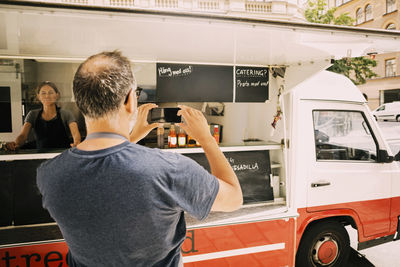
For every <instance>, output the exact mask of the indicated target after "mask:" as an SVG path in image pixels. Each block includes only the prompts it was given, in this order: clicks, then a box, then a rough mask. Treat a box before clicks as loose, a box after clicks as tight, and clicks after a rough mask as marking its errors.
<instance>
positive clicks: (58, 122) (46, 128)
mask: <svg viewBox="0 0 400 267" xmlns="http://www.w3.org/2000/svg"><path fill="white" fill-rule="evenodd" d="M42 113H43V109H42V110H40V112H39V114H38V116H37V118H36V121H35V128H34V130H35V135H36V147H37V148H39V149H41V148H69V147H70V146H71V145H70V140H69V138H68V135H67V131H66V129H65V127H64V123H63V121H62V119H61V114H60V110H59V109H57V115H56V118H54V119H51V120H49V121H46V120H44V119H43V118H42Z"/></svg>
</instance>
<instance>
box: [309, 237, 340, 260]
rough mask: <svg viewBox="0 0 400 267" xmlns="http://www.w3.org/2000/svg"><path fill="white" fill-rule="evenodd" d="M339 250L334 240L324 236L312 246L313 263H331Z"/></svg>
mask: <svg viewBox="0 0 400 267" xmlns="http://www.w3.org/2000/svg"><path fill="white" fill-rule="evenodd" d="M338 252H339V248H338V244H337V242H336V241H335V240H333V239H332V237H330V236H325V237H323V238H321V239H320V240H318V242H317V243H316V244H315V246H314V253H313V254H314V256H313V258H314V261H315V262H317V263H319V264H321V265H329V264H331V263H333V262H334V261H335V260H336V258H337V256H338Z"/></svg>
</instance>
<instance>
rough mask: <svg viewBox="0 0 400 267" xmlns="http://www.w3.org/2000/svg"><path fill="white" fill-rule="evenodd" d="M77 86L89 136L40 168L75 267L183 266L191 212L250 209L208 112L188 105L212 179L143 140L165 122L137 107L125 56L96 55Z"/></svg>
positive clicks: (189, 124)
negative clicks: (153, 119) (243, 206)
mask: <svg viewBox="0 0 400 267" xmlns="http://www.w3.org/2000/svg"><path fill="white" fill-rule="evenodd" d="M73 90H74V96H75V99H76V103H77V105H78V107H79V109H80V111H81V112H82V113H83V115H84V116H85V120H86V124H87V125H86V126H87V133H88V135H87V137H86V139H85V140H84V141H83V142H82V143H80V144H79V145H78V146H77V147H76V148H71V149H69V150H67V151H65V152H63V153H62V154H60V155H59V156H57V157H55V158H54V159H52V160H49V161H47V162H45V163H43V164H42V165H41V166H40V167H39V168H38V170H37V184H38V187H39V190H40V192H41V193H42V195H43V206H44V207H45V208H46V209H47V210H48V211H49V213H50V215H51V216H52V217H53V218H54V219H55V220H56V222H57V223H58V225H59V227H60V230H61V232H62V234H63V236H64V238H65V241H66V242H67V245H68V247H69V252H68V256H67V262H68V264H69V266H96V267H100V266H118V267H122V266H162V267H167V266H182V256H181V245H182V243H183V241H184V239H185V236H186V224H185V218H184V212H187V213H189V214H191V215H192V216H194V217H196V218H198V219H200V220H201V219H204V218H206V217H207V215H208V214H209V212H210V211H211V210H214V211H233V210H235V209H238V208H239V207H240V206H241V204H242V192H241V188H240V185H239V182H238V179H237V177H236V175H235V173H234V172H233V170H232V168H231V166H230V165H229V163H228V162H227V160H226V158H225V157H224V155H223V154H222V152H221V151H220V149H219V147H218V145H217V143H216V141H215V139H214V138H213V137H212V136H211V134H210V131H209V128H208V124H207V121H206V119H205V118H204V116H203V114H202V113H201V112H200V111H198V110H195V109H192V108H189V107H187V106H179V107H180V111H179V113H178V114H179V115H181V116H182V117H183V119H184V123H181V124H180V125H179V126H180V127H182V128H183V129H184V130H185V131H186V132H187V133H188V134H189V135H190V136H192V137H193V138H194V139H195V140H197V141H198V142H199V143H200V144H201V145H202V147H203V149H204V152H205V154H206V156H207V159H208V161H209V164H210V168H211V173H212V174H210V173H208V172H207V171H206V170H205V169H204V168H202V167H201V166H200V165H198V164H197V163H195V162H194V161H192V160H191V159H189V158H187V157H184V156H182V155H180V154H178V153H170V152H166V151H162V150H159V149H150V148H146V147H143V146H140V145H137V144H136V142H137V141H139V140H140V139H142V138H143V137H145V136H146V135H147V134H148V133H149V132H150V131H151V130H152V129H154V128H155V127H157V126H158V124H148V123H147V115H148V112H149V110H151V109H152V108H154V107H156V105H155V104H145V105H142V106H140V107H139V108H137V93H136V92H137V91H136V83H135V79H134V77H133V74H132V71H131V66H130V62H129V60H128V59H127V58H125V57H123V56H122V55H121V53H119V52H116V51H114V52H103V53H100V54H97V55H94V56H91V57H89V58H88V59H87V60H86V61H84V62H83V63H82V64H81V65H80V66H79V68H78V70H77V72H76V74H75V77H74V87H73Z"/></svg>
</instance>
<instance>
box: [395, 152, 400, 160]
mask: <svg viewBox="0 0 400 267" xmlns="http://www.w3.org/2000/svg"><path fill="white" fill-rule="evenodd" d="M394 160H395V161H400V151H399V153H397V154H396V156H394Z"/></svg>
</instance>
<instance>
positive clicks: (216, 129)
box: [213, 125, 219, 144]
mask: <svg viewBox="0 0 400 267" xmlns="http://www.w3.org/2000/svg"><path fill="white" fill-rule="evenodd" d="M213 136H214V139H215V141H217V144H219V132H218V125H214V133H213Z"/></svg>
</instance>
